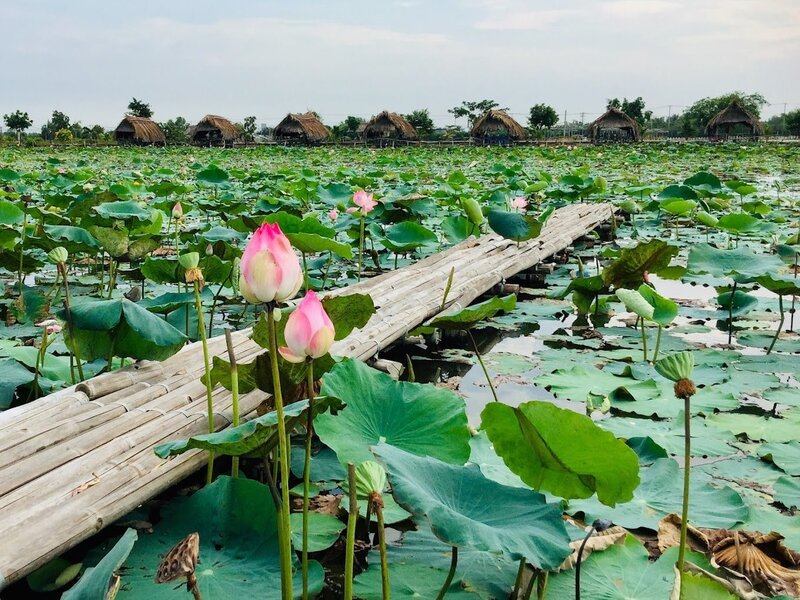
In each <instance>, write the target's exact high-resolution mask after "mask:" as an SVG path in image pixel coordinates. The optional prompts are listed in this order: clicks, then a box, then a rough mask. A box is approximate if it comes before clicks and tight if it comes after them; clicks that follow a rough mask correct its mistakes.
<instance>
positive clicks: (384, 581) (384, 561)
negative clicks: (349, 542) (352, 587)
mask: <svg viewBox="0 0 800 600" xmlns="http://www.w3.org/2000/svg"><path fill="white" fill-rule="evenodd" d="M375 495H376V498H375V499H374V500H373V501H372V504H373V506H374V507H375V515H376V516H377V517H378V547H379V549H380V555H381V591H382V592H383V600H389V595H390V592H389V559H388V557H387V555H386V532H385V529H384V522H383V499H382V498H381V495H380V493H378V492H376V494H375ZM367 527H369V521H367Z"/></svg>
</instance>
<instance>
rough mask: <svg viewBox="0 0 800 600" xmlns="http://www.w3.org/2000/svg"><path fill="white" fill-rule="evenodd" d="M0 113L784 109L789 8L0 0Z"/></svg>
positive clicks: (275, 117)
mask: <svg viewBox="0 0 800 600" xmlns="http://www.w3.org/2000/svg"><path fill="white" fill-rule="evenodd" d="M0 24H2V33H0V57H2V67H0V114H4V113H7V112H11V111H13V110H16V109H18V108H19V109H22V110H26V111H28V113H29V114H30V115H31V117H32V118H33V119H34V129H36V130H38V129H39V128H40V127H41V125H42V124H43V123H44V122H45V121H46V120H47V118H48V117H49V115H50V113H51V112H52V111H53V110H54V109H58V110H61V111H64V112H66V113H67V114H68V115H69V116H70V117H72V119H73V120H80V121H82V122H83V123H84V124H86V125H91V124H95V123H99V124H101V125H104V126H106V127H113V126H114V125H116V123H117V122H118V121H119V119H120V118H121V116H122V114H123V112H124V111H125V108H126V106H127V104H128V102H129V100H130V98H131V97H132V96H136V97H137V98H141V99H144V100H145V101H147V102H149V103H150V104H151V105H152V107H153V109H154V111H155V118H156V120H161V121H165V120H167V119H169V118H173V117H176V116H183V117H185V118H187V119H189V120H190V121H195V120H197V119H199V118H200V117H202V116H203V115H204V114H206V113H216V114H221V115H224V116H227V117H229V118H231V119H234V120H240V119H242V118H243V117H245V116H247V115H256V117H257V121H258V122H259V123H267V124H270V125H274V124H276V123H277V122H278V121H279V120H280V119H281V118H282V117H283V116H284V115H285V114H286V113H287V112H289V111H292V112H297V111H305V110H306V109H313V110H316V111H317V112H319V113H320V114H321V115H322V117H323V119H324V120H325V121H326V122H327V123H329V124H335V123H338V122H339V121H341V120H342V119H343V118H344V117H345V116H347V115H348V114H354V115H359V116H362V117H369V116H370V115H372V114H375V113H377V112H379V111H381V110H383V109H389V110H393V111H397V112H404V113H405V112H410V111H412V110H414V109H417V108H428V109H429V110H430V111H431V114H432V115H433V117H434V121H435V122H436V123H437V124H448V123H452V121H453V120H452V116H450V115H448V113H447V109H448V108H451V107H453V106H455V105H456V104H459V103H460V102H461V101H462V100H480V99H483V98H493V99H495V100H497V101H498V102H500V104H501V105H502V106H504V107H509V108H510V110H511V112H512V113H513V114H515V115H517V116H518V117H519V118H520V119H521V120H522V119H524V118H525V116H526V114H527V112H528V110H529V108H530V107H531V106H532V105H533V104H536V103H538V102H546V103H548V104H551V105H552V106H553V107H554V108H555V109H556V110H557V111H558V112H559V114H560V115H563V114H564V111H565V110H566V111H567V112H568V114H569V119H570V120H572V119H580V118H581V113H584V118H585V119H586V120H590V119H591V118H594V117H595V116H596V115H597V114H599V113H601V112H602V111H603V109H604V107H605V103H606V99H607V98H611V97H615V96H618V97H620V98H622V97H623V96H627V97H628V98H634V97H636V96H640V95H641V96H643V97H644V99H645V101H646V102H647V104H648V108H652V109H653V110H654V113H655V114H656V115H666V114H667V112H668V111H669V110H670V109H669V108H668V107H669V105H672V108H671V111H672V112H673V113H675V112H676V111H678V112H679V111H680V110H681V108H682V107H683V106H687V105H689V104H691V103H692V102H693V101H695V100H697V99H699V98H702V97H705V96H714V95H719V94H722V93H725V92H728V91H732V90H736V89H739V90H744V91H746V92H754V91H758V92H761V93H762V94H763V95H764V96H765V97H766V98H767V100H768V101H769V102H771V103H773V104H772V106H768V107H766V108H765V110H764V115H765V116H770V115H773V114H780V113H781V112H783V109H784V105H783V103H784V102H787V103H788V110H792V109H795V108H800V77H798V76H797V75H798V73H800V35H799V34H798V26H800V1H798V0H561V1H559V2H555V1H553V0H551V1H550V2H543V1H540V0H528V1H524V0H428V1H427V2H426V1H423V0H381V1H375V0H351V1H347V2H345V1H337V0H295V1H294V2H279V1H277V0H269V1H268V0H228V1H227V2H219V1H218V0H217V1H209V0H137V1H136V2H127V1H120V0H111V1H109V0H102V1H101V0H69V1H64V0H0Z"/></svg>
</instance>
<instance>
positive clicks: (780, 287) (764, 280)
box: [750, 273, 800, 296]
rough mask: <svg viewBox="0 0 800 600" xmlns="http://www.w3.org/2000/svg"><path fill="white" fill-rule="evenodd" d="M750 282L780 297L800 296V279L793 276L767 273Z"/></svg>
mask: <svg viewBox="0 0 800 600" xmlns="http://www.w3.org/2000/svg"><path fill="white" fill-rule="evenodd" d="M750 281H753V282H755V283H757V284H758V285H760V286H761V287H763V288H766V289H768V290H769V291H770V292H772V293H773V294H778V295H779V296H789V295H800V279H797V278H795V277H792V276H788V275H785V276H780V275H775V274H774V273H767V274H765V275H761V276H759V277H753V278H752V279H751V280H750Z"/></svg>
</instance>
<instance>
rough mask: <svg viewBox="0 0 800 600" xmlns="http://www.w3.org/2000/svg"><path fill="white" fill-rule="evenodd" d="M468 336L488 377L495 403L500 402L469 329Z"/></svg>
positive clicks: (487, 380)
mask: <svg viewBox="0 0 800 600" xmlns="http://www.w3.org/2000/svg"><path fill="white" fill-rule="evenodd" d="M467 335H468V336H469V339H470V341H471V342H472V348H473V349H474V350H475V356H476V357H477V358H478V362H479V363H480V365H481V369H483V374H484V375H485V376H486V382H487V383H488V384H489V389H490V390H491V391H492V396H493V397H494V401H495V402H500V399H499V398H498V397H497V390H495V389H494V384H493V383H492V378H491V377H490V376H489V371H488V370H487V369H486V365H485V364H484V362H483V358H481V353H480V352H479V351H478V344H476V343H475V338H474V337H472V332H471V331H470V330H469V329H467Z"/></svg>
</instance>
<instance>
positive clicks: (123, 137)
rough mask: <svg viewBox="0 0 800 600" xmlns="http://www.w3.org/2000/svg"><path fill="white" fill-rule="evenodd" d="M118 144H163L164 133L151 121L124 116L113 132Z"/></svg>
mask: <svg viewBox="0 0 800 600" xmlns="http://www.w3.org/2000/svg"><path fill="white" fill-rule="evenodd" d="M114 139H115V140H117V143H118V144H141V145H147V144H163V143H164V132H163V131H161V127H159V126H158V124H157V123H156V122H155V121H153V120H152V119H147V118H145V117H134V116H132V115H125V118H124V119H122V121H120V123H119V125H117V128H116V129H115V130H114Z"/></svg>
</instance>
